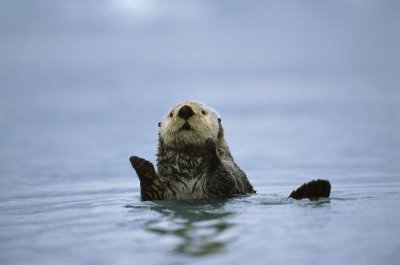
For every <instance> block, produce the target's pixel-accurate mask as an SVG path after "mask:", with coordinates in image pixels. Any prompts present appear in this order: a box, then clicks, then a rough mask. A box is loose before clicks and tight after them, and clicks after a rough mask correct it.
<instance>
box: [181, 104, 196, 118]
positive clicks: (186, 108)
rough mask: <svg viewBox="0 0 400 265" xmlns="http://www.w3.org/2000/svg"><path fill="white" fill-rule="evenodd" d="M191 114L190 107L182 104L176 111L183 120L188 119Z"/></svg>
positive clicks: (192, 113)
mask: <svg viewBox="0 0 400 265" xmlns="http://www.w3.org/2000/svg"><path fill="white" fill-rule="evenodd" d="M193 115H194V112H193V110H192V108H191V107H189V106H188V105H185V106H183V107H182V108H181V109H180V110H179V112H178V116H179V117H181V118H182V119H184V120H188V119H189V118H190V117H192V116H193Z"/></svg>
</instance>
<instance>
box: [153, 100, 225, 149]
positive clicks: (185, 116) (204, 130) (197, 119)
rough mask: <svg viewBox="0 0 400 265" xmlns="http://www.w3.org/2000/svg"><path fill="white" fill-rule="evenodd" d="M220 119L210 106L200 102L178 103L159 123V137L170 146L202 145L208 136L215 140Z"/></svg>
mask: <svg viewBox="0 0 400 265" xmlns="http://www.w3.org/2000/svg"><path fill="white" fill-rule="evenodd" d="M220 121H221V120H220V119H219V118H218V114H217V113H216V112H215V111H214V110H213V109H212V108H210V107H208V106H206V105H204V104H202V103H200V102H197V101H186V102H182V103H178V104H177V105H176V106H174V107H173V108H172V109H171V110H170V112H169V113H168V114H167V115H166V116H165V117H164V119H163V120H162V122H160V123H159V126H160V137H161V138H162V140H163V142H164V144H166V145H167V146H171V147H178V148H179V147H185V146H193V145H195V146H202V145H203V144H204V143H205V141H206V140H207V139H208V138H210V137H211V138H212V139H214V140H215V141H216V140H217V138H218V132H219V130H220Z"/></svg>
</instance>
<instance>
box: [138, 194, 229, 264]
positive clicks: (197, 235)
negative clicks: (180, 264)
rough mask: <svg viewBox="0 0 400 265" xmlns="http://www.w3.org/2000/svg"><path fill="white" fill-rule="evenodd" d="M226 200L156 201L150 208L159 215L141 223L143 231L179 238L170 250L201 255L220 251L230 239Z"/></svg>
mask: <svg viewBox="0 0 400 265" xmlns="http://www.w3.org/2000/svg"><path fill="white" fill-rule="evenodd" d="M225 202H226V201H222V200H218V201H215V200H214V201H160V202H157V203H156V204H154V206H152V207H151V209H152V210H154V211H157V212H159V213H161V214H162V216H161V217H160V218H157V219H153V220H150V221H148V222H147V223H146V224H145V229H146V230H147V231H150V232H153V233H156V234H158V235H160V236H165V235H172V236H175V237H177V238H178V239H179V241H178V243H177V244H176V245H175V246H174V249H173V251H174V252H175V253H178V254H184V255H189V256H202V255H209V254H214V253H219V252H221V251H223V250H224V249H225V247H226V245H227V243H228V241H229V240H230V239H231V237H229V233H227V232H228V231H229V228H230V227H231V226H232V223H229V220H228V218H227V217H229V216H231V215H233V212H229V211H227V210H226V209H224V205H225Z"/></svg>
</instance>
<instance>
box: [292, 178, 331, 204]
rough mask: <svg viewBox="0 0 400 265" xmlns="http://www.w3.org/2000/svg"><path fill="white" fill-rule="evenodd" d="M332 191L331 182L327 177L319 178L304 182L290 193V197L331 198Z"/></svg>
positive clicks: (298, 198) (297, 198)
mask: <svg viewBox="0 0 400 265" xmlns="http://www.w3.org/2000/svg"><path fill="white" fill-rule="evenodd" d="M330 193H331V183H330V182H329V181H328V180H325V179H317V180H313V181H310V182H308V183H304V184H303V185H301V186H300V187H299V188H298V189H296V190H294V191H292V193H290V195H289V198H293V199H296V200H300V199H305V198H308V199H314V198H329V195H330Z"/></svg>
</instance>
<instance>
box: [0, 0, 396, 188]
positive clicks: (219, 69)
mask: <svg viewBox="0 0 400 265" xmlns="http://www.w3.org/2000/svg"><path fill="white" fill-rule="evenodd" d="M0 3H1V4H0V21H1V23H0V36H1V41H0V58H1V59H0V80H1V87H0V89H1V90H0V93H1V96H0V126H1V127H0V128H1V138H0V148H1V152H0V155H1V157H0V174H1V181H2V182H4V183H9V184H10V185H11V183H15V181H19V182H25V181H26V180H27V182H26V184H28V185H29V183H31V180H32V178H36V179H42V178H43V179H46V180H48V179H51V180H53V179H57V181H61V180H63V181H66V180H68V179H73V180H74V181H75V180H76V179H77V178H78V179H82V178H89V179H99V178H102V177H105V178H110V177H120V178H126V179H128V178H132V179H133V180H132V181H137V180H136V177H134V175H133V174H132V172H131V169H130V166H129V164H128V160H127V159H128V157H129V156H130V155H132V154H136V155H141V156H144V157H146V158H148V159H151V160H154V154H155V152H156V139H157V130H158V128H157V122H158V121H159V120H160V119H162V117H163V115H165V114H166V113H167V112H168V109H169V108H170V107H171V106H173V105H174V104H175V103H176V102H178V101H182V100H186V99H196V100H200V101H204V102H205V103H206V104H209V105H211V106H213V107H214V108H215V109H217V110H218V111H219V112H220V114H221V116H222V119H223V124H224V126H225V130H226V136H227V139H228V142H229V143H230V145H231V149H232V151H233V154H234V156H235V157H236V158H237V160H238V161H239V162H240V164H241V165H242V166H243V167H244V168H245V169H246V170H247V171H250V173H251V175H254V179H255V180H254V181H255V182H257V181H273V182H279V181H280V180H283V179H284V177H287V179H288V180H291V181H293V178H296V177H299V178H301V179H302V178H304V177H306V176H330V177H331V178H337V179H338V180H345V179H347V178H348V177H349V174H351V173H352V172H353V171H355V172H354V174H355V175H352V176H354V177H357V172H361V171H362V172H364V173H365V174H363V176H362V178H361V179H362V180H371V178H372V180H373V181H375V180H382V179H385V178H386V180H390V181H393V180H395V179H396V180H397V175H396V174H394V172H397V170H398V167H397V161H398V158H399V151H398V146H399V136H398V134H399V112H400V111H399V102H400V97H399V87H400V82H399V62H400V57H399V56H400V55H399V47H400V45H399V2H398V1H372V0H371V1H370V0H368V1H356V0H352V1H334V2H333V1H307V2H305V1H156V0H112V1H56V2H55V1H50V0H48V1H46V0H39V1H21V0H12V1H11V0H10V1H8V0H2V1H1V2H0ZM377 172H379V173H380V174H379V176H378V175H376V174H374V173H377ZM74 176H75V177H76V178H74ZM261 179H262V180H261ZM357 181H358V180H357ZM3 187H6V186H3Z"/></svg>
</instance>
